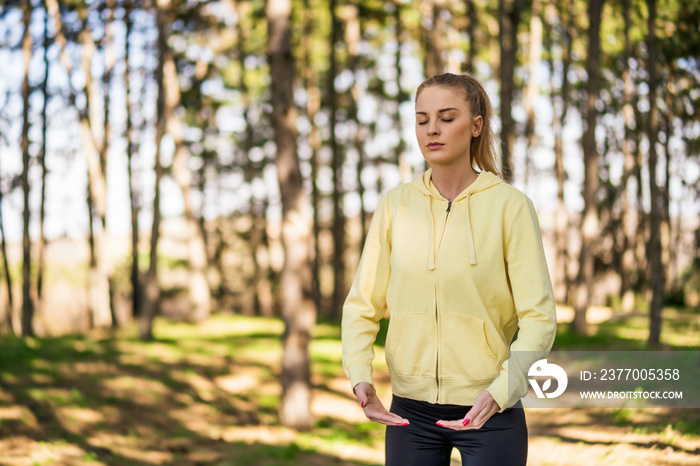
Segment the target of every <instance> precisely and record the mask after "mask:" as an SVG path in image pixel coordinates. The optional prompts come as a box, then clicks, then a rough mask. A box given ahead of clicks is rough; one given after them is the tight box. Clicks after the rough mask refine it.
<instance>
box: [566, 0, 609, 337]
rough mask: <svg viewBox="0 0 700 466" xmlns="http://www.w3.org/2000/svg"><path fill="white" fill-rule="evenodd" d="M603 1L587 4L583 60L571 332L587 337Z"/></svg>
mask: <svg viewBox="0 0 700 466" xmlns="http://www.w3.org/2000/svg"><path fill="white" fill-rule="evenodd" d="M602 9H603V0H591V2H589V4H588V20H589V25H588V54H587V56H586V73H587V74H588V81H587V84H586V107H585V110H586V111H585V116H586V127H585V129H584V132H583V166H584V181H583V200H584V208H583V213H582V216H581V220H582V223H581V228H582V229H581V250H580V254H579V272H578V276H577V278H576V294H575V296H574V312H575V314H574V320H573V322H572V330H573V331H574V332H576V333H586V332H587V323H586V311H587V309H588V306H589V303H590V299H591V289H592V287H593V278H594V256H593V250H592V248H593V243H594V241H595V240H596V237H597V235H598V212H597V208H596V193H597V192H598V185H599V180H598V157H597V151H596V141H595V129H596V124H597V110H596V100H597V98H598V85H599V84H598V83H599V82H600V75H599V72H600V20H601V13H602Z"/></svg>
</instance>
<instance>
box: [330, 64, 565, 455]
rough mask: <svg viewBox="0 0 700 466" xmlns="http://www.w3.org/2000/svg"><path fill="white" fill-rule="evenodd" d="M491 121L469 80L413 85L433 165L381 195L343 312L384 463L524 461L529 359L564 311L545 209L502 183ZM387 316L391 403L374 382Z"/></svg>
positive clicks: (348, 352) (361, 395)
mask: <svg viewBox="0 0 700 466" xmlns="http://www.w3.org/2000/svg"><path fill="white" fill-rule="evenodd" d="M490 120H491V104H490V101H489V98H488V95H487V94H486V91H485V89H484V86H483V85H482V84H481V83H480V82H479V81H478V80H477V79H475V78H474V77H472V76H469V75H461V76H460V75H454V74H449V73H448V74H442V75H437V76H433V77H432V78H429V79H427V80H426V81H425V82H423V83H422V84H421V85H420V86H419V87H418V90H417V92H416V137H417V139H418V143H419V145H420V148H421V152H422V153H423V156H424V157H425V159H426V161H427V162H428V163H429V164H430V167H431V168H430V169H429V170H428V171H427V172H425V173H424V174H423V175H422V176H421V177H418V178H416V179H415V180H413V181H412V182H411V183H406V184H403V185H401V186H398V187H397V188H395V189H392V190H391V191H389V192H388V193H386V194H385V195H384V196H383V197H382V198H381V200H380V201H379V205H378V207H377V209H376V211H375V214H374V217H373V219H372V224H371V227H370V230H369V233H368V236H367V241H366V243H365V246H364V249H363V252H362V258H361V260H360V264H359V267H358V271H357V274H356V276H355V281H354V283H353V286H352V288H351V290H350V293H349V295H348V298H347V300H346V302H345V306H344V308H343V323H342V341H343V367H344V369H345V373H346V374H347V376H348V377H349V378H350V381H351V384H352V387H353V392H354V393H355V395H356V396H357V398H358V401H359V402H360V404H361V406H362V407H363V409H364V413H365V415H366V416H367V417H368V418H369V419H371V420H373V421H376V422H379V423H382V424H386V425H387V426H388V427H387V429H386V464H387V465H410V464H415V465H442V464H444V465H448V464H449V463H450V455H451V452H452V449H453V448H454V447H456V448H458V449H459V451H460V454H461V455H462V462H463V464H464V465H467V464H469V465H486V464H498V465H519V464H525V463H526V461H527V426H526V424H525V416H524V412H523V410H522V409H518V408H522V403H521V402H520V401H519V400H520V398H522V397H523V396H524V395H525V394H526V393H527V380H526V373H527V369H528V367H529V366H527V364H528V363H532V362H534V361H536V360H537V359H539V358H541V357H543V354H546V352H548V351H549V349H550V348H551V346H552V343H553V342H554V336H555V333H556V317H555V307H554V298H553V294H552V287H551V282H550V279H549V273H548V270H547V264H546V262H545V257H544V251H543V248H542V238H541V235H540V230H539V224H538V220H537V214H536V212H535V210H534V207H533V205H532V202H531V201H530V200H529V199H528V198H527V197H526V196H525V195H524V194H523V193H521V192H520V191H518V190H517V189H515V188H514V187H512V186H510V185H509V184H507V183H506V182H505V181H503V179H502V177H501V173H500V168H499V163H498V158H497V155H496V150H495V145H496V141H495V136H494V134H493V131H492V129H491V126H490V123H491V122H490ZM387 310H388V311H389V313H390V321H389V331H388V335H387V340H386V347H385V351H386V360H387V365H388V367H389V373H390V376H391V386H392V392H393V400H392V405H391V409H390V411H386V409H385V408H384V406H383V405H382V402H381V401H380V399H379V397H378V396H377V394H376V392H375V390H374V387H373V381H372V360H373V359H374V351H373V344H374V341H375V339H376V335H377V331H378V329H379V321H380V319H381V318H382V317H383V315H384V314H385V311H387ZM516 330H518V336H517V339H516V340H515V341H513V337H514V335H515V332H516ZM509 349H510V350H511V352H512V353H511V354H513V355H515V354H519V355H521V356H523V357H522V358H521V359H518V360H516V358H515V357H514V356H511V357H509Z"/></svg>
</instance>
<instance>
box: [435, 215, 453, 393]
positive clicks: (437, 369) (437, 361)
mask: <svg viewBox="0 0 700 466" xmlns="http://www.w3.org/2000/svg"><path fill="white" fill-rule="evenodd" d="M451 210H452V201H447V210H446V211H445V223H444V224H443V225H442V232H441V233H440V242H439V243H438V255H439V254H440V247H441V246H442V238H443V237H444V236H445V230H446V229H447V218H448V217H449V216H450V211H451ZM436 262H437V261H436ZM437 299H438V290H437V280H436V281H435V321H436V323H437V332H438V337H439V336H440V333H441V331H440V313H439V311H438V304H437ZM437 345H438V346H437V351H436V358H435V386H436V395H435V403H437V402H438V401H440V338H437Z"/></svg>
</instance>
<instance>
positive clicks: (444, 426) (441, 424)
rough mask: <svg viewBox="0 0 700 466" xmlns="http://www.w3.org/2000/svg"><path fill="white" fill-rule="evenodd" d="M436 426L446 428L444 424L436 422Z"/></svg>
mask: <svg viewBox="0 0 700 466" xmlns="http://www.w3.org/2000/svg"><path fill="white" fill-rule="evenodd" d="M435 424H437V425H439V426H440V427H445V426H443V425H442V424H440V423H439V422H436V423H435Z"/></svg>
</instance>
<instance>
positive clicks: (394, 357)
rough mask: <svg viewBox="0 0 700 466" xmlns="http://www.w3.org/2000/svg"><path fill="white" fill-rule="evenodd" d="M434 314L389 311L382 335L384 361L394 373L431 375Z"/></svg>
mask: <svg viewBox="0 0 700 466" xmlns="http://www.w3.org/2000/svg"><path fill="white" fill-rule="evenodd" d="M435 337H436V332H435V315H433V314H425V313H409V314H393V315H392V316H391V317H390V319H389V331H388V333H387V339H386V348H385V349H386V353H385V354H386V364H387V366H388V367H389V371H391V372H393V373H394V374H397V375H408V376H428V375H429V376H432V377H434V376H435V361H436V360H435Z"/></svg>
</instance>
